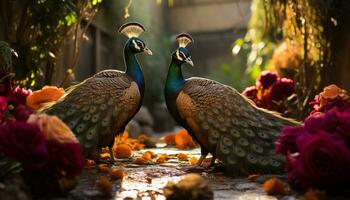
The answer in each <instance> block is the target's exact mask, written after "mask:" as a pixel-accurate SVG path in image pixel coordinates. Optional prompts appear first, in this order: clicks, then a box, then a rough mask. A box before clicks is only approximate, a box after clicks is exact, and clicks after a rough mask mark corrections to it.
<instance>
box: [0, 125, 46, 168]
mask: <svg viewBox="0 0 350 200" xmlns="http://www.w3.org/2000/svg"><path fill="white" fill-rule="evenodd" d="M0 151H1V152H3V153H4V154H5V155H6V156H8V157H11V158H13V159H15V160H17V161H19V162H21V163H22V164H23V168H25V169H34V170H35V169H40V168H42V167H43V166H44V165H45V164H46V157H47V155H48V149H47V143H46V139H45V137H44V135H43V134H42V133H41V132H40V130H39V127H38V126H36V125H33V124H28V123H25V122H8V123H6V124H5V125H1V126H0Z"/></svg>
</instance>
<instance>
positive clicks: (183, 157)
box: [177, 153, 188, 161]
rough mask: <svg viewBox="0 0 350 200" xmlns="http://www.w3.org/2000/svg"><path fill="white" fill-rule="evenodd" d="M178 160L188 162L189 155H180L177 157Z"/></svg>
mask: <svg viewBox="0 0 350 200" xmlns="http://www.w3.org/2000/svg"><path fill="white" fill-rule="evenodd" d="M177 159H178V160H182V161H186V160H188V158H187V154H184V153H179V154H178V155H177Z"/></svg>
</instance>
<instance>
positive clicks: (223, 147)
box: [220, 145, 230, 154]
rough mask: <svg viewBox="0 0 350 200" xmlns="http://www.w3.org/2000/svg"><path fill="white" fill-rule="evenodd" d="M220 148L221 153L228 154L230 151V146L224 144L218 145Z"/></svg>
mask: <svg viewBox="0 0 350 200" xmlns="http://www.w3.org/2000/svg"><path fill="white" fill-rule="evenodd" d="M220 150H221V152H222V153H223V154H229V153H230V148H229V147H227V146H225V145H220Z"/></svg>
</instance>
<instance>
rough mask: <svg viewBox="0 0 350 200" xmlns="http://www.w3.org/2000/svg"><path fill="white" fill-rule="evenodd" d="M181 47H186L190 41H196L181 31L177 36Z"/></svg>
mask: <svg viewBox="0 0 350 200" xmlns="http://www.w3.org/2000/svg"><path fill="white" fill-rule="evenodd" d="M176 40H177V42H178V43H179V47H183V48H185V47H186V46H187V45H188V44H189V43H191V42H194V40H193V38H192V37H191V36H190V35H189V34H187V33H180V34H179V35H177V36H176Z"/></svg>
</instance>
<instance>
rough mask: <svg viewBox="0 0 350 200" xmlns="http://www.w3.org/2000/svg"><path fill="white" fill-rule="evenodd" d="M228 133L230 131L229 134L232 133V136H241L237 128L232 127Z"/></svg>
mask: <svg viewBox="0 0 350 200" xmlns="http://www.w3.org/2000/svg"><path fill="white" fill-rule="evenodd" d="M230 133H231V135H232V136H233V137H236V138H239V137H240V136H241V134H239V132H238V131H237V130H235V129H232V130H231V131H230Z"/></svg>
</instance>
